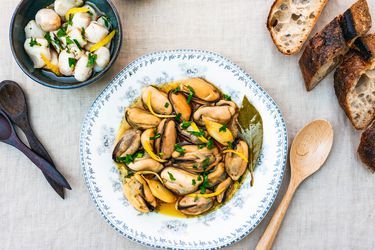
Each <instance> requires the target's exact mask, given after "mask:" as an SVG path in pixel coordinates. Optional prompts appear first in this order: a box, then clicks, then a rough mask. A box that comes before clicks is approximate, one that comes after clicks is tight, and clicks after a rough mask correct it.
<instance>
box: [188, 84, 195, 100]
mask: <svg viewBox="0 0 375 250" xmlns="http://www.w3.org/2000/svg"><path fill="white" fill-rule="evenodd" d="M187 88H188V89H189V95H188V98H187V103H190V102H191V99H192V98H193V95H194V89H193V88H192V87H190V86H187Z"/></svg>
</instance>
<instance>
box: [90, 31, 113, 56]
mask: <svg viewBox="0 0 375 250" xmlns="http://www.w3.org/2000/svg"><path fill="white" fill-rule="evenodd" d="M115 34H116V31H115V30H112V32H111V33H109V34H108V35H107V36H106V37H104V38H103V40H101V41H100V42H98V43H95V44H94V45H93V46H92V47H91V48H90V52H94V51H96V50H98V49H99V48H101V47H103V46H105V45H106V44H107V43H109V42H111V40H112V38H113V37H114V36H115Z"/></svg>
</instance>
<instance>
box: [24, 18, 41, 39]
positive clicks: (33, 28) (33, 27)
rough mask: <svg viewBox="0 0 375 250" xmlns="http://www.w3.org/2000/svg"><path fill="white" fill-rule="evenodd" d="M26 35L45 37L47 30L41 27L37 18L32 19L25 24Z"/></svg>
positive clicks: (29, 36)
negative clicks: (36, 20)
mask: <svg viewBox="0 0 375 250" xmlns="http://www.w3.org/2000/svg"><path fill="white" fill-rule="evenodd" d="M25 35H26V38H31V37H33V38H44V35H45V32H44V31H43V30H42V29H41V28H40V26H39V25H38V24H37V23H36V22H35V20H31V21H30V22H28V23H27V25H26V26H25Z"/></svg>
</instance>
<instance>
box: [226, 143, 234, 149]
mask: <svg viewBox="0 0 375 250" xmlns="http://www.w3.org/2000/svg"><path fill="white" fill-rule="evenodd" d="M227 144H228V148H231V149H233V142H231V141H228V142H227Z"/></svg>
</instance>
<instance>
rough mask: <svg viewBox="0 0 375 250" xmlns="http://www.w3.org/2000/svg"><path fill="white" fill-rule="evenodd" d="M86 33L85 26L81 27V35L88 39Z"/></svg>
mask: <svg viewBox="0 0 375 250" xmlns="http://www.w3.org/2000/svg"><path fill="white" fill-rule="evenodd" d="M85 33H86V31H85V28H83V27H82V29H81V36H82V38H83V40H85V41H86V36H85Z"/></svg>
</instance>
